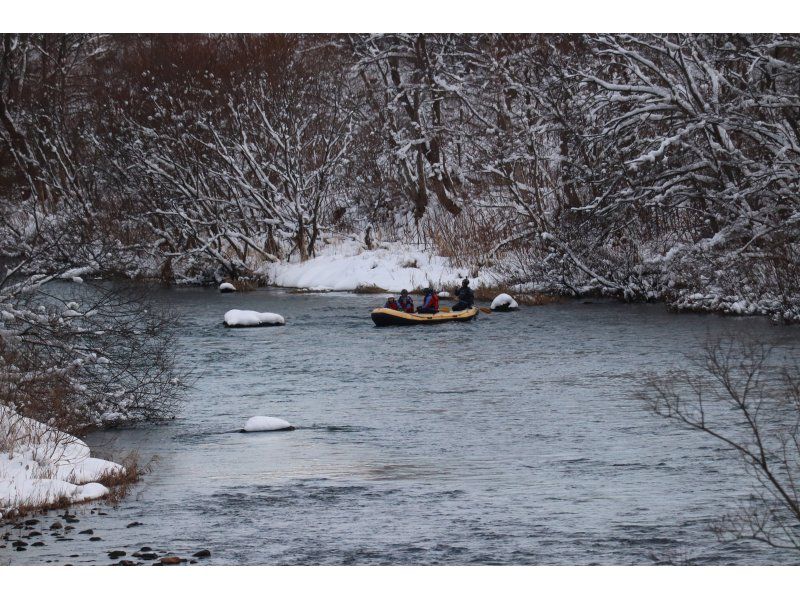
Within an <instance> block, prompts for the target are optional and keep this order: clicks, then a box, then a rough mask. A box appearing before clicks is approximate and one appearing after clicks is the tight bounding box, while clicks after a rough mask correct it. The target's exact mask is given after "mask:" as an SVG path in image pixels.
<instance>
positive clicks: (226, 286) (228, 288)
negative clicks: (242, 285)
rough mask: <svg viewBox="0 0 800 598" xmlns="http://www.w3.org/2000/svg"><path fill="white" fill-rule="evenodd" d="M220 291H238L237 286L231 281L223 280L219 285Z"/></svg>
mask: <svg viewBox="0 0 800 598" xmlns="http://www.w3.org/2000/svg"><path fill="white" fill-rule="evenodd" d="M219 292H220V293H235V292H236V287H235V286H233V285H232V284H231V283H229V282H223V283H222V284H221V285H219Z"/></svg>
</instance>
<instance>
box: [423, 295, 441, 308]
mask: <svg viewBox="0 0 800 598" xmlns="http://www.w3.org/2000/svg"><path fill="white" fill-rule="evenodd" d="M422 307H423V308H425V309H435V310H436V311H439V295H437V294H436V293H431V294H430V295H425V300H424V301H423V302H422Z"/></svg>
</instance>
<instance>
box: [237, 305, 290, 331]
mask: <svg viewBox="0 0 800 598" xmlns="http://www.w3.org/2000/svg"><path fill="white" fill-rule="evenodd" d="M224 319H225V326H229V327H232V328H236V327H240V326H283V325H284V324H286V320H284V319H283V316H281V315H279V314H273V313H269V312H263V313H262V312H257V311H249V310H246V309H232V310H230V311H228V312H225V316H224Z"/></svg>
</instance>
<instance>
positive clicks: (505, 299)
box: [492, 293, 519, 309]
mask: <svg viewBox="0 0 800 598" xmlns="http://www.w3.org/2000/svg"><path fill="white" fill-rule="evenodd" d="M498 307H507V308H508V309H517V308H518V307H519V304H518V303H517V302H516V301H514V298H513V297H512V296H511V295H507V294H506V293H500V294H499V295H498V296H497V297H495V298H494V300H493V301H492V309H497V308H498Z"/></svg>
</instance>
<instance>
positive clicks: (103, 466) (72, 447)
mask: <svg viewBox="0 0 800 598" xmlns="http://www.w3.org/2000/svg"><path fill="white" fill-rule="evenodd" d="M0 438H2V439H3V441H2V442H4V443H5V447H4V448H5V450H4V451H3V453H2V455H0V517H3V515H5V514H6V513H8V512H9V511H13V510H14V509H16V508H18V507H21V506H27V507H45V506H47V505H50V504H53V503H55V502H58V501H59V500H61V499H66V500H68V501H69V502H81V501H84V500H92V499H96V498H100V497H102V496H105V495H106V494H107V493H108V488H106V487H105V486H103V485H102V484H99V483H97V482H96V481H95V480H98V479H100V478H101V477H103V476H104V475H106V474H110V473H123V472H124V471H125V468H124V467H123V466H122V465H120V464H119V463H114V462H112V461H106V460H104V459H97V458H94V457H92V456H91V455H90V451H89V447H88V446H87V445H86V443H85V442H83V441H82V440H80V439H78V438H76V437H75V436H72V435H70V434H67V433H65V432H61V431H60V430H57V429H55V428H53V427H51V426H48V425H46V424H43V423H41V422H38V421H36V420H33V419H30V418H27V417H22V416H21V415H19V414H17V413H16V412H15V411H14V410H13V409H12V408H10V407H5V406H2V405H0Z"/></svg>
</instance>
